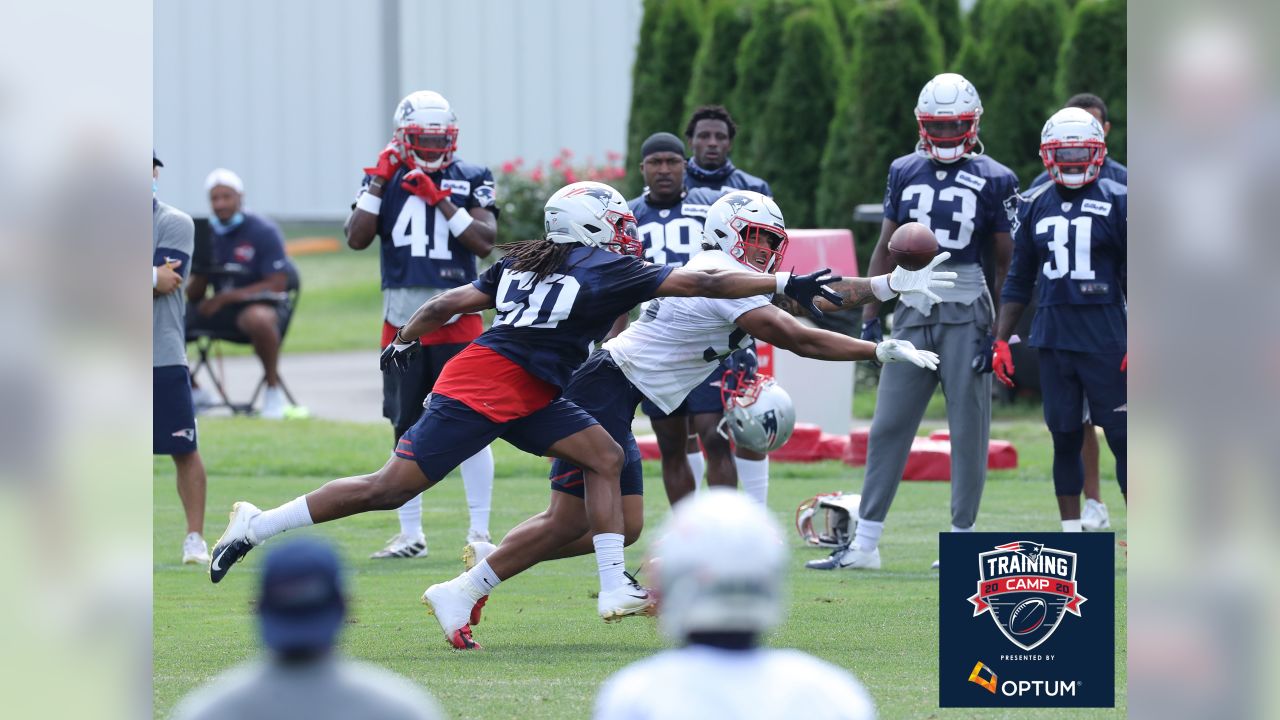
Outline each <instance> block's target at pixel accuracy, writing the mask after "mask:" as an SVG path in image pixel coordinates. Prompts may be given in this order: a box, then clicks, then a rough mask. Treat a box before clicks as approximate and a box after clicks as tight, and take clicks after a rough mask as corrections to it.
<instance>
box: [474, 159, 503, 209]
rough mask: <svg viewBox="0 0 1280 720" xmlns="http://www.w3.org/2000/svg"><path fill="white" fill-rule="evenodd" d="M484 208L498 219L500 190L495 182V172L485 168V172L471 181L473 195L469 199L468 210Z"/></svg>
mask: <svg viewBox="0 0 1280 720" xmlns="http://www.w3.org/2000/svg"><path fill="white" fill-rule="evenodd" d="M471 208H484V209H486V210H488V211H489V212H491V213H493V216H494V217H495V218H496V217H498V212H499V208H498V188H497V186H496V185H495V184H494V182H493V172H492V171H490V170H489V168H484V169H483V172H481V173H480V174H479V175H476V176H475V177H474V178H472V180H471V195H470V196H469V197H467V209H468V210H470V209H471Z"/></svg>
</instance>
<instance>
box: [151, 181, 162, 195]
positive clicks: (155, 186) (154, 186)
mask: <svg viewBox="0 0 1280 720" xmlns="http://www.w3.org/2000/svg"><path fill="white" fill-rule="evenodd" d="M158 192H160V181H159V180H157V179H155V178H151V198H152V199H153V200H154V199H155V197H156V193H158Z"/></svg>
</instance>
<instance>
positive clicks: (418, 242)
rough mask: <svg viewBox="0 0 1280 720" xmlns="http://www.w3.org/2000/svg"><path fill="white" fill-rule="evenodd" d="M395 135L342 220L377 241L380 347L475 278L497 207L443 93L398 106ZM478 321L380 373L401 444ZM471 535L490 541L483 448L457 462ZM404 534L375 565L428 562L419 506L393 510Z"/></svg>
mask: <svg viewBox="0 0 1280 720" xmlns="http://www.w3.org/2000/svg"><path fill="white" fill-rule="evenodd" d="M395 122H396V132H395V137H394V138H393V139H392V141H391V143H390V144H388V145H387V146H386V148H385V149H383V151H382V153H381V154H379V155H378V162H377V163H376V164H375V165H374V166H373V167H369V168H365V176H364V180H363V182H362V186H361V191H360V195H359V197H358V198H357V200H356V204H355V206H354V207H353V208H352V212H351V216H350V217H349V218H348V219H347V227H346V232H347V244H348V245H349V246H351V247H352V248H353V249H355V250H363V249H364V248H367V247H369V245H370V244H372V243H373V240H374V238H375V237H377V238H380V239H381V242H380V250H381V253H382V316H383V323H382V347H384V348H385V347H387V345H388V344H389V343H390V342H391V339H392V337H393V336H394V335H395V331H396V328H398V327H400V326H402V325H404V324H405V323H406V322H408V320H409V316H410V315H412V314H413V312H414V311H415V310H417V309H418V308H419V307H420V306H421V305H422V303H424V302H426V301H427V299H429V298H431V297H433V296H435V295H438V294H440V293H442V292H444V291H445V290H448V289H450V288H455V287H459V286H462V285H466V284H468V283H470V282H473V281H474V280H475V279H476V258H483V257H487V256H488V255H489V253H490V252H491V251H492V250H493V242H494V238H495V237H496V232H497V217H498V207H497V204H496V200H497V198H496V195H495V194H494V183H493V173H491V172H489V169H488V168H485V167H482V166H480V165H473V164H471V163H468V162H466V161H464V160H463V159H462V158H459V157H457V156H456V155H455V151H456V150H457V147H458V122H457V118H456V117H455V115H454V113H453V110H452V109H451V108H450V107H449V101H448V100H446V99H445V98H444V97H443V96H441V95H440V94H439V93H436V92H431V91H419V92H415V93H413V94H411V95H409V96H408V97H406V98H405V99H404V100H401V101H400V104H399V105H397V106H396V111H395ZM483 330H484V326H483V324H482V322H481V320H480V316H479V315H475V314H463V315H459V316H458V317H454V318H451V319H450V320H449V322H447V323H445V325H444V326H443V327H441V328H439V329H437V330H434V331H433V332H432V333H431V334H430V335H424V336H422V337H421V338H419V341H420V342H421V343H422V346H423V350H422V352H420V353H418V354H417V356H416V357H415V358H414V359H413V362H412V363H411V364H410V367H409V368H408V369H407V370H406V371H405V372H404V373H389V372H384V373H383V376H382V414H383V416H384V417H386V418H387V419H389V420H390V421H391V425H392V428H393V430H394V432H395V440H396V441H397V442H398V441H399V440H400V438H401V437H402V436H403V435H404V433H405V431H406V430H408V429H409V428H410V427H412V426H413V424H414V423H415V422H417V420H418V417H419V416H420V415H422V404H423V400H424V399H425V398H426V397H427V394H428V393H430V392H431V388H432V386H433V385H434V384H435V381H436V379H437V378H438V377H439V376H440V372H441V370H442V369H443V368H444V364H445V363H446V362H448V361H449V358H452V357H453V356H454V355H456V354H458V353H459V352H461V351H462V349H463V348H464V347H466V346H467V343H469V342H471V341H472V340H474V339H476V338H477V337H479V335H480V333H481V332H482V331H483ZM462 484H463V487H464V488H465V489H466V495H467V507H468V509H469V511H470V515H471V528H470V530H469V531H468V532H467V542H472V541H475V540H487V539H488V538H489V509H490V502H491V498H492V495H493V452H492V451H491V450H489V448H488V447H484V448H480V449H479V452H477V453H476V454H475V456H474V457H470V458H467V459H466V460H464V461H463V462H462ZM399 515H400V532H399V533H398V534H397V535H395V536H394V537H392V538H391V540H390V541H389V542H388V543H387V546H386V547H384V548H383V549H382V550H379V551H378V552H375V553H374V554H373V556H372V557H374V558H415V557H426V555H427V540H426V536H425V535H424V533H423V532H422V498H421V497H414V498H412V499H411V500H409V502H407V503H405V505H404V507H402V508H400V510H399Z"/></svg>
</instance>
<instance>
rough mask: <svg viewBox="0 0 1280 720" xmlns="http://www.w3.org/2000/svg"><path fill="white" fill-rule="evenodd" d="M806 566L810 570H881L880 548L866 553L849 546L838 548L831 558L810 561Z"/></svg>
mask: <svg viewBox="0 0 1280 720" xmlns="http://www.w3.org/2000/svg"><path fill="white" fill-rule="evenodd" d="M804 566H805V567H806V568H808V569H810V570H879V569H880V548H878V547H877V548H876V549H875V550H872V551H871V552H864V551H862V550H859V549H858V548H856V547H854V546H852V545H848V546H846V547H842V548H836V549H835V551H833V552H832V553H831V555H830V556H828V557H825V558H823V559H821V560H810V561H809V562H807V563H805V564H804Z"/></svg>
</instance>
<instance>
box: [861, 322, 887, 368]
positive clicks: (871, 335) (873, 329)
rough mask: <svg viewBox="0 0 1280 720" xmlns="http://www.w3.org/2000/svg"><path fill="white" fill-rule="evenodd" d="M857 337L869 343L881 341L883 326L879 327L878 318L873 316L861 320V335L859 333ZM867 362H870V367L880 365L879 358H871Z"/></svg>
mask: <svg viewBox="0 0 1280 720" xmlns="http://www.w3.org/2000/svg"><path fill="white" fill-rule="evenodd" d="M859 337H860V338H861V339H863V340H866V341H867V342H869V343H875V344H877V345H879V344H880V343H881V342H883V341H884V328H882V327H880V318H878V317H873V318H871V319H870V320H867V321H865V322H863V323H862V335H860V336H859ZM867 362H869V363H871V366H872V367H880V361H879V360H875V359H872V360H868V361H867Z"/></svg>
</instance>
